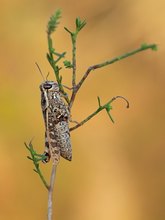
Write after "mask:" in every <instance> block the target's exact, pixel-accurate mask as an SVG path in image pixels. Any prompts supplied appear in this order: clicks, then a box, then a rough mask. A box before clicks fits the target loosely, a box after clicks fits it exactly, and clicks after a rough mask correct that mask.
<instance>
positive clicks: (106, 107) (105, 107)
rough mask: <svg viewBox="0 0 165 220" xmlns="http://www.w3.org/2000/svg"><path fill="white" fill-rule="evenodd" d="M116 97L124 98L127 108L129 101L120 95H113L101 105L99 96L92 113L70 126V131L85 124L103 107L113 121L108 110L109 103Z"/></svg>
mask: <svg viewBox="0 0 165 220" xmlns="http://www.w3.org/2000/svg"><path fill="white" fill-rule="evenodd" d="M118 98H122V99H124V100H125V101H126V103H127V108H129V102H128V101H127V99H125V98H124V97H122V96H116V97H113V98H112V99H111V100H110V101H109V102H107V103H106V104H104V105H103V106H102V105H101V103H100V98H98V103H99V107H98V109H97V110H96V111H94V112H93V113H92V114H90V115H89V116H88V117H87V118H85V119H84V120H83V121H81V122H80V123H78V124H77V125H75V126H74V127H71V128H70V129H69V130H70V131H73V130H75V129H77V128H79V127H80V126H82V125H83V124H85V123H86V122H87V121H89V120H90V119H91V118H93V117H94V116H96V115H97V114H98V113H99V112H101V111H102V110H103V109H105V110H106V111H107V113H108V116H109V117H110V119H111V120H112V122H114V121H113V119H112V117H111V115H110V113H109V111H110V109H111V108H110V104H111V103H112V102H113V101H115V100H116V99H118Z"/></svg>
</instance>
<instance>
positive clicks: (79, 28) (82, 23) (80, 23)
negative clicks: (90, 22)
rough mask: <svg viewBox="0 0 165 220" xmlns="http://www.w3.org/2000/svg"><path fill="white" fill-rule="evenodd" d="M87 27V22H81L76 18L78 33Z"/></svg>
mask: <svg viewBox="0 0 165 220" xmlns="http://www.w3.org/2000/svg"><path fill="white" fill-rule="evenodd" d="M85 25H86V21H85V20H83V21H81V19H80V18H79V17H78V18H76V31H77V32H79V31H80V30H81V29H82V28H83V27H84V26H85Z"/></svg>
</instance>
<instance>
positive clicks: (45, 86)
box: [43, 83, 52, 89]
mask: <svg viewBox="0 0 165 220" xmlns="http://www.w3.org/2000/svg"><path fill="white" fill-rule="evenodd" d="M43 87H44V89H51V88H52V85H50V84H48V83H45V84H44V85H43Z"/></svg>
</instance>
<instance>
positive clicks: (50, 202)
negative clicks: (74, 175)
mask: <svg viewBox="0 0 165 220" xmlns="http://www.w3.org/2000/svg"><path fill="white" fill-rule="evenodd" d="M55 177H56V165H54V164H53V165H52V172H51V177H50V187H49V190H48V220H52V219H53V189H54V182H55Z"/></svg>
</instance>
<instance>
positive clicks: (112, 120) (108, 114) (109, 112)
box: [106, 109, 114, 123]
mask: <svg viewBox="0 0 165 220" xmlns="http://www.w3.org/2000/svg"><path fill="white" fill-rule="evenodd" d="M106 111H107V114H108V116H109V118H110V120H111V121H112V122H113V123H114V120H113V118H112V116H111V114H110V112H109V111H108V110H107V109H106Z"/></svg>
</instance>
